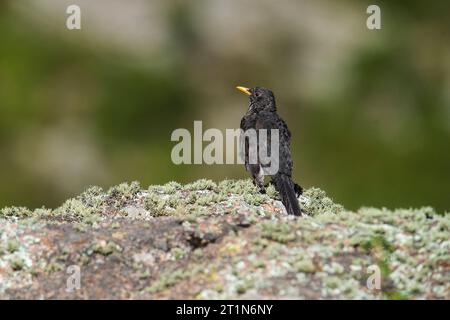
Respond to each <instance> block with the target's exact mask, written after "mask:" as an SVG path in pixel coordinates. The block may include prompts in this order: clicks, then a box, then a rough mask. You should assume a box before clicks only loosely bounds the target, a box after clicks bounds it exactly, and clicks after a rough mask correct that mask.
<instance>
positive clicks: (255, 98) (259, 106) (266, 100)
mask: <svg viewBox="0 0 450 320" xmlns="http://www.w3.org/2000/svg"><path fill="white" fill-rule="evenodd" d="M236 89H238V90H239V91H241V92H243V93H245V94H246V95H248V96H249V98H250V105H249V109H250V110H254V111H276V106H275V96H274V95H273V92H272V91H270V90H269V89H266V88H262V87H255V88H246V87H241V86H238V87H236Z"/></svg>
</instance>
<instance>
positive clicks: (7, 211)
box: [0, 207, 32, 218]
mask: <svg viewBox="0 0 450 320" xmlns="http://www.w3.org/2000/svg"><path fill="white" fill-rule="evenodd" d="M31 214H32V212H31V210H29V209H28V208H24V207H6V208H3V209H1V210H0V218H11V217H16V218H27V217H30V216H31Z"/></svg>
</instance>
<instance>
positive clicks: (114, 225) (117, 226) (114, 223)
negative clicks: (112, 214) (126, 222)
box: [111, 222, 120, 229]
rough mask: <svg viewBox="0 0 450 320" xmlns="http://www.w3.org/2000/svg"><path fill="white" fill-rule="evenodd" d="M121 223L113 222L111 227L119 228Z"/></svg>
mask: <svg viewBox="0 0 450 320" xmlns="http://www.w3.org/2000/svg"><path fill="white" fill-rule="evenodd" d="M119 228H120V223H119V222H113V223H111V229H119Z"/></svg>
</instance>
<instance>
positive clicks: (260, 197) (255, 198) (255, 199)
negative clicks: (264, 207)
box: [244, 193, 269, 206]
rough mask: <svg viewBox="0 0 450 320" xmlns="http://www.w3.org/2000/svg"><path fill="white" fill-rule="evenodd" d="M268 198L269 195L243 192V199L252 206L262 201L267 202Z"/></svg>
mask: <svg viewBox="0 0 450 320" xmlns="http://www.w3.org/2000/svg"><path fill="white" fill-rule="evenodd" d="M268 200H269V197H268V196H267V195H264V194H261V193H256V194H255V193H253V194H244V201H245V202H247V203H248V204H249V205H252V206H258V205H260V204H262V203H265V202H267V201H268Z"/></svg>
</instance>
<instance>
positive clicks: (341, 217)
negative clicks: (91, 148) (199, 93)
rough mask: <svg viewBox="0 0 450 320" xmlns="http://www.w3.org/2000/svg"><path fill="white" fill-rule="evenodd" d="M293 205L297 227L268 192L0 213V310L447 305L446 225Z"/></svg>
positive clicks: (129, 195)
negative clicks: (249, 302)
mask: <svg viewBox="0 0 450 320" xmlns="http://www.w3.org/2000/svg"><path fill="white" fill-rule="evenodd" d="M299 201H300V206H301V208H302V210H303V211H304V213H305V216H303V217H300V218H295V217H292V216H288V215H287V214H286V211H285V209H284V207H283V205H282V204H281V202H280V201H279V198H278V194H277V192H276V191H275V189H274V188H273V187H272V186H269V187H268V188H267V192H266V194H260V193H259V192H258V190H257V189H256V188H255V186H254V185H253V184H252V183H251V181H250V180H237V181H233V180H225V181H221V182H219V183H215V182H213V181H211V180H206V179H202V180H199V181H196V182H193V183H191V184H187V185H184V186H183V185H181V184H179V183H177V182H169V183H168V184H166V185H162V186H151V187H149V188H147V189H143V188H142V187H141V186H140V185H139V183H138V182H132V183H130V184H128V183H123V184H120V185H118V186H115V187H112V188H110V189H109V190H107V191H104V190H102V189H101V188H99V187H90V188H88V189H87V190H86V191H85V192H84V193H82V194H81V195H79V196H78V197H76V198H74V199H69V200H67V201H66V202H65V203H63V204H62V205H61V207H59V208H56V209H54V210H51V209H46V208H40V209H36V210H29V209H27V208H20V207H19V208H15V207H9V208H4V209H1V210H0V298H1V299H5V298H7V299H8V298H25V299H36V298H50V299H52V298H60V299H73V298H75V299H90V298H91V299H94V298H95V299H99V298H119V299H147V298H152V299H154V298H175V299H179V298H180V299H229V298H231V299H272V298H289V299H292V298H293V299H304V298H307V299H343V298H350V299H355V298H356V299H424V298H425V299H427V298H437V299H449V298H450V293H449V291H450V281H449V280H450V232H449V227H450V215H449V214H447V213H445V214H438V213H436V212H435V211H434V210H433V209H432V208H429V207H426V208H421V209H398V210H393V211H392V210H387V209H384V208H383V209H377V208H361V209H360V210H358V211H357V212H350V211H347V210H345V209H344V208H343V207H342V206H341V205H339V204H335V203H334V202H333V201H332V200H331V199H330V198H329V197H328V196H327V195H326V193H325V192H324V191H322V190H320V189H317V188H311V189H307V190H305V192H304V194H303V195H302V196H301V197H300V199H299ZM74 267H75V268H74ZM73 270H78V271H79V280H80V282H79V284H80V286H79V287H75V288H74V287H73V286H70V284H72V285H73V284H74V283H77V282H76V281H75V282H74V281H73V277H75V276H78V274H75V273H73ZM377 270H379V272H380V280H381V282H380V288H376V287H375V288H374V287H373V286H372V285H371V283H370V282H371V279H373V278H370V277H371V276H372V275H374V274H375V273H376V272H377Z"/></svg>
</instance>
